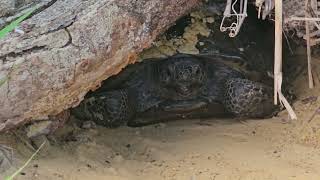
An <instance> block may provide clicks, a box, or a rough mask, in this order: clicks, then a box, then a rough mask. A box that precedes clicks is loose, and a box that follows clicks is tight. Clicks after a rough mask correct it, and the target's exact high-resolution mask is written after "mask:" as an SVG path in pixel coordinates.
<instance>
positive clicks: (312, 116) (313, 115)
mask: <svg viewBox="0 0 320 180" xmlns="http://www.w3.org/2000/svg"><path fill="white" fill-rule="evenodd" d="M317 114H320V107H318V108H317V109H316V110H315V111H314V112H313V114H312V115H311V117H310V118H309V120H308V123H310V122H311V121H312V120H313V119H314V117H315V116H316V115H317Z"/></svg>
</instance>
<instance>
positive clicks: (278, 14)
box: [274, 1, 297, 119]
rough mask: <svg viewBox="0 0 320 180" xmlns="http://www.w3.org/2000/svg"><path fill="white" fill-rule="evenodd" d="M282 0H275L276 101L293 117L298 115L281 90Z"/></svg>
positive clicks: (295, 117)
mask: <svg viewBox="0 0 320 180" xmlns="http://www.w3.org/2000/svg"><path fill="white" fill-rule="evenodd" d="M282 32H283V29H282V1H275V47H274V48H275V51H274V103H275V104H278V96H279V101H280V102H281V103H282V104H283V105H284V107H285V108H286V109H287V111H288V113H289V115H290V117H291V119H297V115H296V114H295V112H294V111H293V109H292V107H291V106H290V104H289V103H288V101H287V100H286V98H285V97H284V96H283V94H282V92H281V84H282Z"/></svg>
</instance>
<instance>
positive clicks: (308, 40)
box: [305, 0, 314, 89]
mask: <svg viewBox="0 0 320 180" xmlns="http://www.w3.org/2000/svg"><path fill="white" fill-rule="evenodd" d="M308 2H309V1H308V0H306V3H305V17H306V18H307V17H308V11H307V8H308ZM305 25H306V39H307V57H308V77H309V88H311V89H312V88H313V87H314V84H313V78H312V69H311V47H310V27H309V22H308V21H306V22H305Z"/></svg>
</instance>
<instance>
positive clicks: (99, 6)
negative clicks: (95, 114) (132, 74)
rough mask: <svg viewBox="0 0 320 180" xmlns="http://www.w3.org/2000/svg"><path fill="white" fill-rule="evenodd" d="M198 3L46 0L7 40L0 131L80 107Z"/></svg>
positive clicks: (0, 54)
mask: <svg viewBox="0 0 320 180" xmlns="http://www.w3.org/2000/svg"><path fill="white" fill-rule="evenodd" d="M42 3H43V2H42ZM198 3H200V0H139V1H136V0H134V1H132V0H85V1H78V0H51V1H48V0H46V1H45V6H43V7H42V8H40V9H39V10H38V11H36V12H35V13H34V14H33V15H32V16H31V18H29V19H28V20H26V21H24V22H23V23H22V24H21V26H20V27H19V28H20V30H22V31H23V32H24V34H17V33H10V34H9V35H8V36H6V37H5V38H4V39H0V132H1V131H4V130H6V129H9V128H12V127H16V126H17V125H19V124H21V123H24V122H28V121H30V120H37V119H47V118H48V116H50V115H56V114H59V113H60V112H62V111H64V110H66V109H68V108H70V107H74V106H77V105H78V104H79V103H80V102H81V101H82V99H83V97H84V96H85V94H86V93H87V92H88V91H90V90H95V89H97V88H98V87H99V86H100V83H101V82H102V81H103V80H105V79H107V78H108V77H110V76H111V75H114V74H117V73H118V72H119V71H120V70H121V69H122V68H123V67H125V66H126V65H127V64H129V63H133V62H135V60H136V57H137V54H138V53H139V52H141V51H142V50H143V49H144V48H147V47H149V46H150V45H151V44H152V42H153V41H154V40H155V38H156V37H157V36H158V35H159V34H161V33H162V32H164V31H165V30H166V29H167V28H168V27H169V26H170V25H172V24H173V23H174V22H175V20H177V19H178V18H179V17H181V16H182V15H185V14H186V13H187V12H189V10H190V9H192V8H193V7H195V6H196V5H197V4H198Z"/></svg>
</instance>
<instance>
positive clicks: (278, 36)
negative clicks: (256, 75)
mask: <svg viewBox="0 0 320 180" xmlns="http://www.w3.org/2000/svg"><path fill="white" fill-rule="evenodd" d="M281 56H282V2H280V1H275V39H274V104H275V105H276V104H278V81H279V74H280V71H281V70H280V69H281V67H280V64H281Z"/></svg>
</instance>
